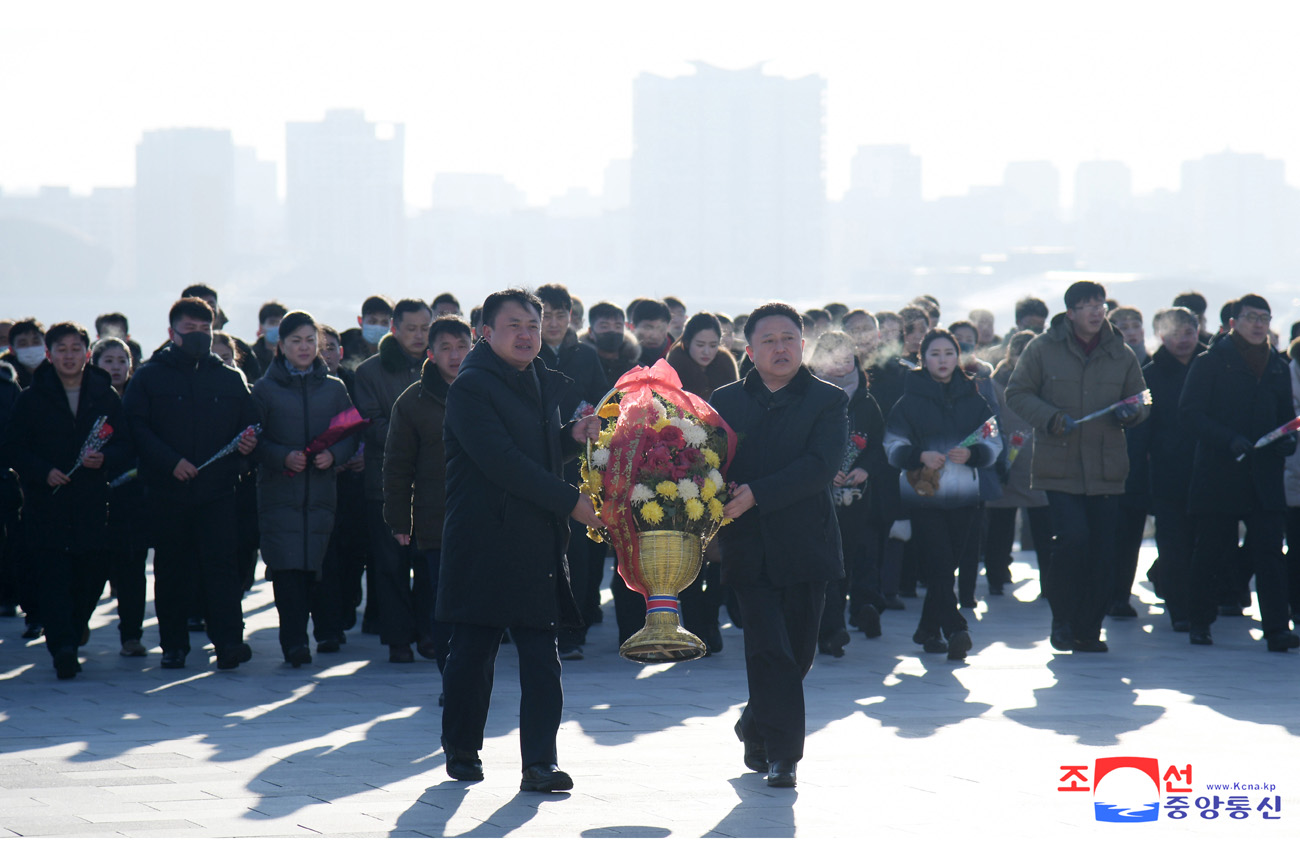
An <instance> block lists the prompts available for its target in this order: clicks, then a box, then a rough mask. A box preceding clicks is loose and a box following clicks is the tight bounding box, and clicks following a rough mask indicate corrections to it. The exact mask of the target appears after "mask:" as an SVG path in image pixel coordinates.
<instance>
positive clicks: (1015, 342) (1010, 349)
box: [1007, 331, 1038, 355]
mask: <svg viewBox="0 0 1300 866" xmlns="http://www.w3.org/2000/svg"><path fill="white" fill-rule="evenodd" d="M1037 336H1038V335H1037V334H1035V333H1034V332H1033V331H1016V332H1015V333H1014V334H1012V335H1011V336H1010V337H1008V338H1007V354H1008V355H1010V354H1016V355H1019V354H1020V353H1022V352H1024V351H1025V347H1026V346H1028V345H1029V344H1030V343H1032V342H1033V341H1034V338H1035V337H1037Z"/></svg>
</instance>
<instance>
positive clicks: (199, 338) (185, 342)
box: [180, 331, 212, 361]
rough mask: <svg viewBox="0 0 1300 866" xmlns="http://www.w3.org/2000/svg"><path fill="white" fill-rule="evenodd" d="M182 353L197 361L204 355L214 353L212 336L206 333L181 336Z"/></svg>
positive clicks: (200, 332) (190, 333)
mask: <svg viewBox="0 0 1300 866" xmlns="http://www.w3.org/2000/svg"><path fill="white" fill-rule="evenodd" d="M180 337H181V344H180V348H181V351H182V352H184V353H185V354H187V355H189V356H190V357H191V358H193V359H194V360H195V361H197V360H199V359H200V358H202V357H203V356H204V355H209V354H211V353H212V335H211V334H208V333H205V332H204V331H190V332H189V333H188V334H181V335H180Z"/></svg>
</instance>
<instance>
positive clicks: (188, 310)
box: [167, 297, 216, 328]
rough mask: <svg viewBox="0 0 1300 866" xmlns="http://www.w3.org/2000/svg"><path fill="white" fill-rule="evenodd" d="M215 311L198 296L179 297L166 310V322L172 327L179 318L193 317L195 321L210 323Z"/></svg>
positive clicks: (178, 321) (177, 322)
mask: <svg viewBox="0 0 1300 866" xmlns="http://www.w3.org/2000/svg"><path fill="white" fill-rule="evenodd" d="M215 316H216V313H215V312H214V311H213V309H212V307H211V306H209V305H208V302H207V301H204V300H200V299H199V298H192V297H191V298H181V299H180V300H178V301H177V302H176V303H174V304H172V308H171V310H169V311H168V312H167V324H169V325H171V326H172V327H173V328H174V327H176V325H177V324H179V323H180V320H181V319H193V320H194V321H196V322H207V323H208V324H211V323H212V320H213V318H215Z"/></svg>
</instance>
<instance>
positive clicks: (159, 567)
mask: <svg viewBox="0 0 1300 866" xmlns="http://www.w3.org/2000/svg"><path fill="white" fill-rule="evenodd" d="M152 511H153V531H154V536H153V537H154V539H155V544H154V554H153V573H154V608H155V610H156V611H157V613H158V638H159V640H158V642H159V643H160V644H161V645H162V648H163V651H164V652H166V651H168V650H180V651H182V652H189V650H190V633H189V630H188V629H187V628H186V627H185V623H186V620H187V619H188V618H189V617H191V616H194V615H195V613H196V612H197V613H198V614H199V615H201V616H203V618H204V619H205V620H206V621H207V626H208V639H209V640H211V641H212V645H213V646H214V647H216V648H217V649H221V648H222V647H227V646H232V645H237V644H239V643H240V642H241V641H242V640H243V639H244V612H243V607H242V600H243V587H242V585H241V578H240V574H239V571H238V568H237V565H236V561H235V560H236V545H237V539H238V530H237V528H236V516H235V496H234V494H233V493H232V494H231V495H229V496H223V497H221V498H220V499H215V500H213V501H211V502H204V503H202V504H197V505H196V504H189V503H181V502H171V501H166V500H161V499H158V498H154V499H153V500H152Z"/></svg>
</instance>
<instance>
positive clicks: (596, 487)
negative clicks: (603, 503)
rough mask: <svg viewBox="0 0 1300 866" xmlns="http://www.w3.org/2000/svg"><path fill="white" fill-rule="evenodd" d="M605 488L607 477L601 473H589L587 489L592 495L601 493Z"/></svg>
mask: <svg viewBox="0 0 1300 866" xmlns="http://www.w3.org/2000/svg"><path fill="white" fill-rule="evenodd" d="M604 487H605V476H603V475H601V474H600V473H599V472H588V473H587V489H588V490H590V491H591V492H592V493H597V494H598V493H600V491H601V490H603V489H604Z"/></svg>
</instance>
